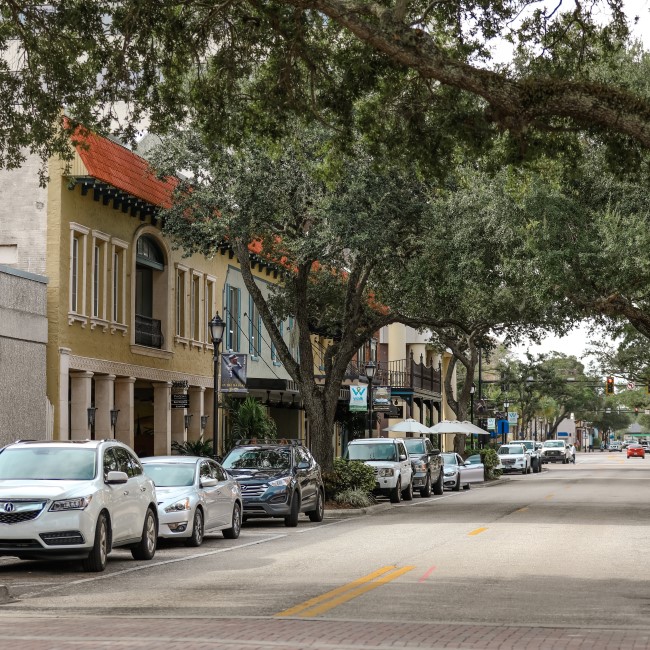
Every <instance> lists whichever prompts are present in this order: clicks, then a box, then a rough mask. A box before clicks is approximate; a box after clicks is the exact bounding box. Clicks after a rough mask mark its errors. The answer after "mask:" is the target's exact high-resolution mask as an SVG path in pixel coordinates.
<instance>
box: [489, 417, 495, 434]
mask: <svg viewBox="0 0 650 650" xmlns="http://www.w3.org/2000/svg"><path fill="white" fill-rule="evenodd" d="M487 421H488V423H487V428H488V431H495V430H496V428H497V419H496V418H488V419H487Z"/></svg>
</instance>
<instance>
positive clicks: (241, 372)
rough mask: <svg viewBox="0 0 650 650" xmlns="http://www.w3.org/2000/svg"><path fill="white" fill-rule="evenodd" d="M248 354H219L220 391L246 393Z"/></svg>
mask: <svg viewBox="0 0 650 650" xmlns="http://www.w3.org/2000/svg"><path fill="white" fill-rule="evenodd" d="M247 368H248V355H247V354H238V353H234V352H224V353H222V355H221V392H222V393H247V392H248V389H247V388H246V371H247Z"/></svg>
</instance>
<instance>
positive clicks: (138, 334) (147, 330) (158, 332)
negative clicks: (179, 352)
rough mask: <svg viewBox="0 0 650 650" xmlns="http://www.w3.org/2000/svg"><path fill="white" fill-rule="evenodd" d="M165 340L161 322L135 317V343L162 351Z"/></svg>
mask: <svg viewBox="0 0 650 650" xmlns="http://www.w3.org/2000/svg"><path fill="white" fill-rule="evenodd" d="M163 342H164V338H163V334H162V327H161V322H160V321H159V320H156V319H154V318H147V317H146V316H139V315H138V314H136V315H135V343H136V345H144V346H146V347H148V348H157V349H159V350H160V349H161V348H162V346H163Z"/></svg>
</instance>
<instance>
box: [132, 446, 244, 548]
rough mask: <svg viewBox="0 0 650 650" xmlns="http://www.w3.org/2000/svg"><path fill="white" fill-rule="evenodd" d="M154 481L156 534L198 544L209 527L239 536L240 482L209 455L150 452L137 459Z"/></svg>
mask: <svg viewBox="0 0 650 650" xmlns="http://www.w3.org/2000/svg"><path fill="white" fill-rule="evenodd" d="M140 462H141V463H142V466H143V467H144V471H145V473H146V474H147V476H149V478H151V479H152V480H153V482H154V483H155V485H156V496H157V497H158V519H159V527H158V536H159V537H164V538H168V539H177V538H178V539H183V540H185V543H186V544H187V546H200V545H201V543H202V542H203V536H204V534H205V532H206V531H208V530H221V531H222V532H223V536H224V537H226V538H228V539H236V538H237V537H239V532H240V530H241V521H242V497H241V489H240V487H239V483H237V481H235V480H234V479H232V478H230V477H229V476H228V474H227V473H226V471H225V470H224V469H223V467H221V465H219V463H217V462H215V461H214V460H212V459H210V458H200V457H198V456H152V457H150V458H142V459H140Z"/></svg>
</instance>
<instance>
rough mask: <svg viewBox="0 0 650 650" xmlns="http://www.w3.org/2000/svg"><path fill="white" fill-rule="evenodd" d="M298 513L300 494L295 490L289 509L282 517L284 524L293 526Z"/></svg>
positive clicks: (296, 520) (296, 523) (289, 526)
mask: <svg viewBox="0 0 650 650" xmlns="http://www.w3.org/2000/svg"><path fill="white" fill-rule="evenodd" d="M299 514H300V495H299V494H298V493H297V492H294V493H293V496H292V497H291V511H290V512H289V514H288V515H287V516H286V517H285V518H284V525H285V526H287V527H288V528H295V527H296V526H297V525H298V515H299Z"/></svg>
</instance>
